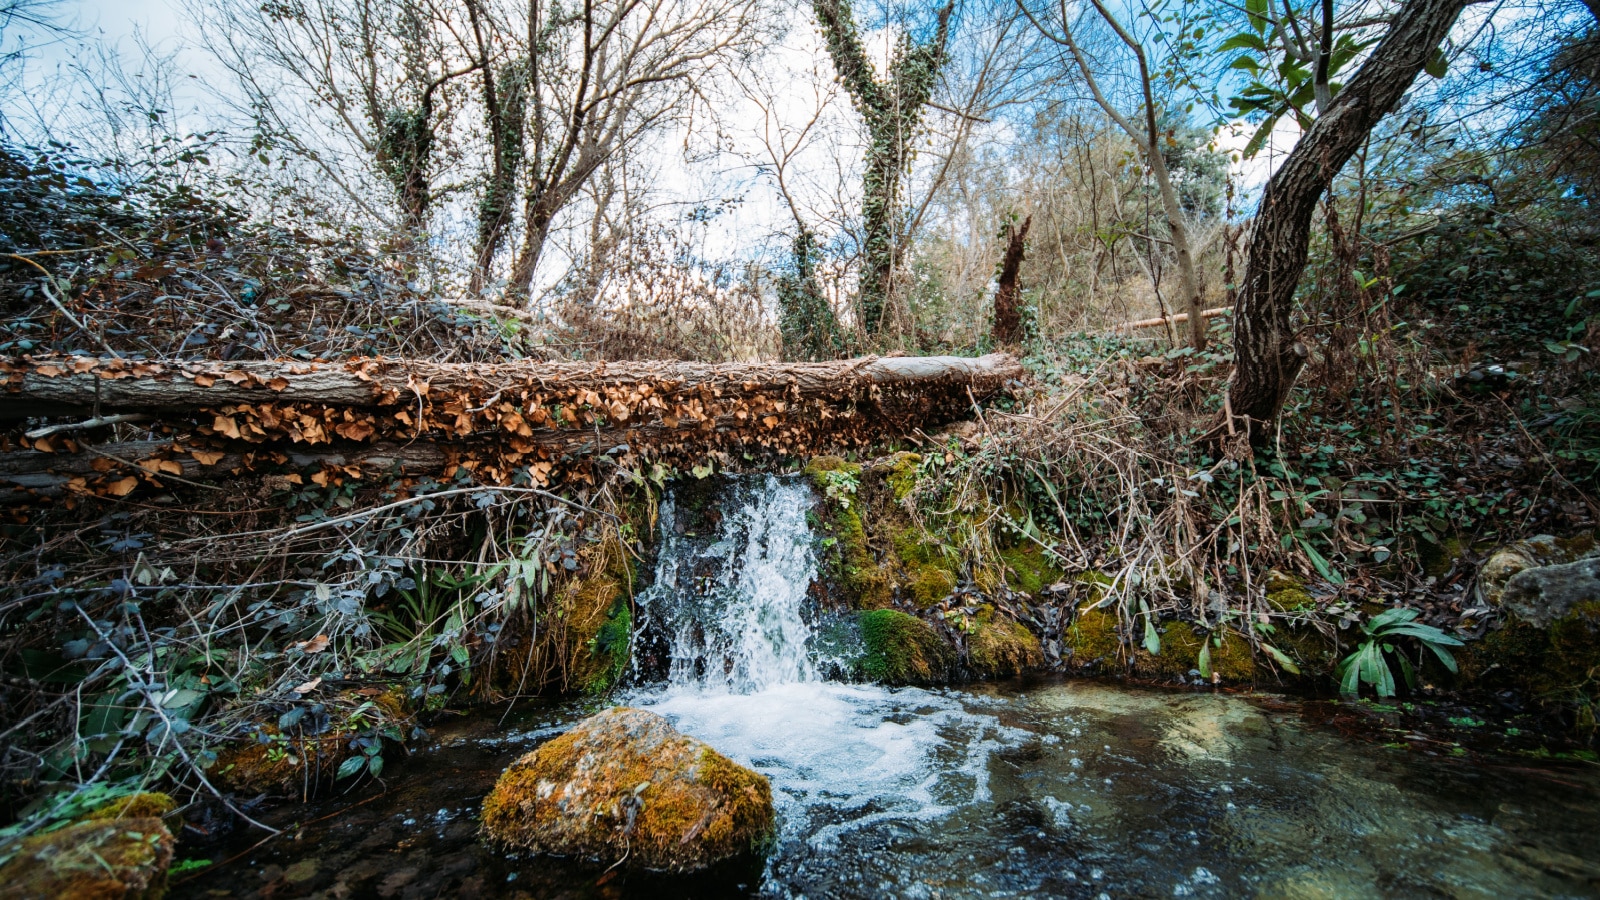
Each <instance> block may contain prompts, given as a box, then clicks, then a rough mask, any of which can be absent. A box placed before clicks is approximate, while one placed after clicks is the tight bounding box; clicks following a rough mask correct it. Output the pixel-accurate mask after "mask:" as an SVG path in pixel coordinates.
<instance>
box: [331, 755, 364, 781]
mask: <svg viewBox="0 0 1600 900" xmlns="http://www.w3.org/2000/svg"><path fill="white" fill-rule="evenodd" d="M366 763H367V758H366V757H364V756H352V757H350V758H349V759H347V760H345V761H344V762H342V763H340V764H339V774H337V775H335V776H334V779H335V780H338V779H341V778H349V777H350V776H351V775H354V774H356V773H357V772H359V771H361V767H362V766H364V765H366Z"/></svg>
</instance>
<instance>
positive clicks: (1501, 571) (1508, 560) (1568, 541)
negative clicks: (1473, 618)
mask: <svg viewBox="0 0 1600 900" xmlns="http://www.w3.org/2000/svg"><path fill="white" fill-rule="evenodd" d="M1596 555H1600V550H1597V549H1596V547H1595V539H1594V537H1593V536H1592V535H1579V536H1577V537H1573V538H1558V537H1556V536H1555V535H1550V534H1540V535H1535V536H1533V537H1531V538H1528V539H1527V540H1523V541H1513V542H1511V543H1509V544H1507V545H1505V546H1504V547H1501V548H1499V549H1498V550H1495V551H1494V552H1493V553H1491V554H1489V558H1488V559H1487V560H1485V561H1484V563H1483V565H1482V566H1481V567H1479V569H1478V584H1477V587H1478V598H1479V600H1481V601H1482V602H1483V603H1485V604H1487V605H1489V606H1498V605H1499V604H1500V599H1501V594H1502V593H1503V592H1504V591H1505V587H1506V584H1507V583H1508V582H1509V581H1511V579H1512V578H1513V577H1515V576H1516V575H1517V574H1518V573H1521V572H1523V571H1525V570H1527V569H1535V568H1539V567H1541V566H1556V565H1563V564H1565V563H1570V562H1575V561H1577V560H1580V559H1587V558H1589V557H1592V556H1596Z"/></svg>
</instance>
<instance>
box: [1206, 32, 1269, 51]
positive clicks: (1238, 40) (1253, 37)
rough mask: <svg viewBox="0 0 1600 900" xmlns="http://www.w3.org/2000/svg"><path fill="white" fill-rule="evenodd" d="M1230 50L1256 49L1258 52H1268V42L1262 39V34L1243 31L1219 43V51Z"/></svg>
mask: <svg viewBox="0 0 1600 900" xmlns="http://www.w3.org/2000/svg"><path fill="white" fill-rule="evenodd" d="M1229 50H1254V51H1255V52H1257V53H1266V52H1267V42H1266V41H1264V40H1262V39H1261V36H1260V35H1257V34H1252V33H1250V32H1248V31H1241V32H1239V33H1238V34H1236V35H1234V36H1233V37H1231V38H1228V39H1227V40H1225V41H1223V42H1222V43H1220V44H1218V45H1217V52H1218V53H1227V52H1228V51H1229Z"/></svg>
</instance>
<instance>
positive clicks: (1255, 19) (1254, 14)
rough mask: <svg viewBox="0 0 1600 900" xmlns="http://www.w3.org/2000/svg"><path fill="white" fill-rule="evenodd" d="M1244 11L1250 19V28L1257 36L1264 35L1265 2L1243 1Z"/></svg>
mask: <svg viewBox="0 0 1600 900" xmlns="http://www.w3.org/2000/svg"><path fill="white" fill-rule="evenodd" d="M1244 11H1245V13H1246V14H1247V15H1248V16H1249V17H1250V27H1251V28H1254V29H1255V30H1256V33H1257V34H1262V33H1265V32H1266V30H1267V25H1268V20H1267V0H1245V3H1244Z"/></svg>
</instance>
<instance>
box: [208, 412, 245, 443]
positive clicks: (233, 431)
mask: <svg viewBox="0 0 1600 900" xmlns="http://www.w3.org/2000/svg"><path fill="white" fill-rule="evenodd" d="M211 429H212V430H213V431H215V432H216V433H217V434H220V435H223V436H225V437H230V438H233V439H234V440H238V439H239V423H238V422H235V421H234V420H233V419H232V418H231V417H229V416H217V418H216V421H214V422H212V423H211Z"/></svg>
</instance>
